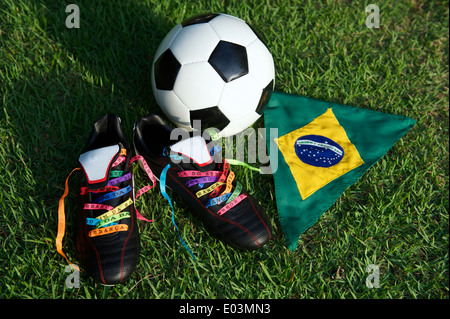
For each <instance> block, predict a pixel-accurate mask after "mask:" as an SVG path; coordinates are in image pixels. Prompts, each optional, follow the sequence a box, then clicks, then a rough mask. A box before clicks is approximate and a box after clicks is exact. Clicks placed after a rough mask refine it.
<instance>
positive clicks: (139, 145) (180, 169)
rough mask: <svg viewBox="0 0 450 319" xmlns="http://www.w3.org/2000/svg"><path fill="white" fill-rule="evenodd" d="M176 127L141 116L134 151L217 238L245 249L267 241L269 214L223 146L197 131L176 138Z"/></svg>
mask: <svg viewBox="0 0 450 319" xmlns="http://www.w3.org/2000/svg"><path fill="white" fill-rule="evenodd" d="M172 131H173V128H172V127H170V126H169V125H167V124H166V123H165V122H164V120H163V119H162V118H161V117H159V116H157V115H153V114H151V115H149V116H147V117H144V118H141V119H139V120H138V121H137V122H136V123H135V126H134V129H133V138H134V148H135V152H136V153H137V154H139V155H141V156H143V157H144V159H145V160H146V161H147V163H148V165H149V166H150V168H151V170H152V171H153V172H154V174H155V175H156V176H158V177H159V178H160V180H161V183H163V181H165V183H166V184H167V186H168V187H170V188H171V189H172V190H173V191H175V192H176V193H177V194H178V195H179V196H180V197H181V198H182V199H183V200H185V201H186V202H187V203H188V204H189V206H190V207H191V209H192V211H194V212H195V213H196V214H197V215H198V217H199V218H200V219H201V220H202V222H203V224H204V225H205V227H206V228H207V229H208V230H209V231H210V232H211V233H212V234H213V235H215V236H216V237H217V238H219V239H220V240H222V241H224V242H226V243H228V244H230V245H231V246H233V247H236V248H240V249H249V250H251V249H257V248H260V247H262V246H264V245H265V244H267V242H268V241H269V239H270V237H271V225H270V221H269V218H268V217H267V215H266V213H265V211H264V209H263V208H262V207H261V206H260V205H259V204H258V202H257V201H256V200H255V199H254V198H253V197H252V196H251V195H250V194H249V193H248V192H247V191H246V190H245V189H243V187H242V184H241V183H239V182H238V181H237V180H236V179H235V176H234V172H232V171H231V169H230V165H229V164H228V163H227V162H226V161H225V160H223V159H222V158H221V157H220V154H221V152H217V150H218V148H219V147H220V146H218V145H217V144H216V143H215V142H214V141H211V140H210V139H208V140H205V139H203V137H201V136H197V135H194V134H192V133H190V134H189V136H186V137H185V138H183V137H181V138H180V136H177V135H176V136H174V137H175V138H178V139H175V140H174V139H171V132H172ZM174 133H175V132H174ZM185 133H186V134H185V135H187V134H188V133H187V132H185ZM161 174H162V175H161Z"/></svg>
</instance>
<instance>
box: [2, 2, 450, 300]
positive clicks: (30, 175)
mask: <svg viewBox="0 0 450 319" xmlns="http://www.w3.org/2000/svg"><path fill="white" fill-rule="evenodd" d="M72 2H73V3H77V4H78V5H79V7H80V18H81V19H80V20H81V21H80V24H81V27H80V29H67V28H66V27H65V24H64V22H65V19H66V16H67V14H66V13H65V5H66V4H65V3H64V2H61V1H44V0H0V98H1V100H0V103H1V108H2V110H1V112H0V141H1V144H0V209H1V214H0V246H1V248H0V296H1V298H5V299H6V298H448V297H449V272H448V267H449V265H448V250H449V249H448V248H449V246H448V240H449V221H448V208H449V202H448V196H449V191H448V189H449V178H448V170H449V165H448V163H449V157H448V148H449V143H448V127H449V126H448V125H449V124H448V121H449V111H448V104H449V95H448V88H449V86H448V85H449V84H448V77H449V68H448V58H449V54H448V45H449V43H448V21H449V20H448V19H449V14H448V13H449V11H448V2H447V1H428V2H426V3H422V2H420V1H415V0H414V1H390V3H388V2H387V1H378V2H373V3H379V6H380V20H381V27H380V28H379V29H368V28H366V26H365V19H366V15H367V14H366V13H365V7H366V5H368V4H369V3H372V2H359V1H302V2H300V1H294V0H291V1H287V0H283V1H268V0H267V1H252V2H250V1H249V2H242V1H234V0H225V1H221V0H220V1H219V0H214V1H185V2H178V1H167V0H164V1H159V0H158V1H156V0H133V1H132V0H104V1H103V0H102V1H100V0H98V1H90V0H89V1H88V0H77V1H72ZM63 3H64V4H63ZM210 11H213V12H224V13H228V14H231V15H235V16H237V17H240V18H242V19H244V20H246V21H248V22H250V23H251V24H252V26H253V27H254V28H255V29H257V30H258V31H259V33H261V34H262V35H263V37H264V39H265V41H266V43H267V45H268V47H269V48H270V50H271V52H272V54H273V56H274V60H275V67H276V89H277V90H279V91H284V92H288V93H296V94H301V95H305V96H308V97H314V98H317V99H321V100H327V101H333V102H338V103H345V104H349V105H354V106H358V107H363V108H368V109H373V110H379V111H383V112H387V113H393V114H401V115H407V116H410V117H412V118H414V119H416V120H417V124H416V126H415V127H414V128H413V129H412V130H411V131H410V132H408V134H406V135H405V137H404V138H403V139H402V140H401V141H400V142H398V143H397V144H396V145H395V146H394V147H393V148H392V149H391V150H390V151H389V152H388V154H387V155H386V156H385V157H384V158H382V159H381V160H380V161H379V162H378V163H377V164H376V165H374V166H373V167H372V168H371V169H370V170H369V171H368V172H367V173H366V174H365V175H364V176H363V177H362V178H361V179H360V180H359V181H358V182H357V183H356V184H354V185H353V186H351V187H350V188H349V189H348V190H347V191H346V192H345V193H344V194H343V196H341V198H340V199H339V200H338V201H337V202H336V203H335V204H334V205H333V206H332V207H331V208H330V209H329V210H328V211H327V212H326V213H325V214H324V215H323V216H322V217H321V218H320V220H319V221H318V222H317V223H316V224H315V225H314V226H313V227H311V228H310V229H308V230H307V231H306V232H305V233H304V234H303V235H302V236H301V237H300V240H299V246H298V249H297V250H296V251H295V252H291V251H289V250H288V249H287V248H286V245H285V241H284V238H283V235H282V230H281V228H280V224H279V220H278V215H277V211H276V203H275V194H274V184H273V179H272V176H268V175H259V174H258V173H256V172H253V171H250V170H247V169H245V168H242V167H236V168H235V169H234V170H235V172H236V174H237V177H238V178H239V180H241V182H242V183H243V184H244V185H245V186H246V187H247V188H248V189H249V190H250V191H251V192H252V193H253V195H254V196H255V197H256V198H258V199H259V200H260V202H261V204H262V205H263V206H264V207H265V208H266V209H267V212H268V214H269V216H270V219H271V221H272V224H273V228H274V231H273V235H274V236H273V240H272V241H271V242H270V244H269V245H267V246H266V247H264V248H263V249H261V250H259V251H255V252H240V251H237V250H234V249H231V248H229V247H227V246H225V245H223V244H222V243H221V242H219V241H217V240H216V239H214V238H213V237H211V236H209V234H208V233H207V232H206V231H205V230H204V228H203V227H202V225H201V224H200V222H199V221H198V220H197V219H195V218H193V217H191V215H190V213H189V211H188V209H187V208H186V207H185V205H184V204H183V202H182V201H180V200H179V198H177V197H176V196H175V195H174V194H172V197H173V201H174V203H175V210H176V218H177V224H178V226H179V228H180V231H181V232H182V236H183V238H184V239H185V240H186V242H188V243H189V245H190V246H191V248H192V250H193V251H194V254H195V255H196V256H197V259H198V263H197V264H196V263H194V262H193V261H192V259H191V257H190V256H189V254H188V253H187V252H186V250H185V249H184V248H183V246H182V245H180V243H179V240H178V237H177V234H176V231H175V229H174V227H173V225H172V223H171V215H170V207H169V206H168V205H167V202H166V201H165V199H164V198H163V197H162V196H161V195H160V194H159V191H158V189H154V190H153V191H151V192H150V194H149V195H146V196H145V197H143V198H142V199H139V200H138V202H139V204H140V209H141V210H142V211H143V212H144V214H145V216H147V217H148V216H151V217H152V218H153V219H154V220H155V222H154V223H152V224H145V223H141V224H140V231H141V236H142V254H141V259H140V262H139V266H138V269H137V271H136V272H135V273H134V274H133V276H132V278H131V279H130V281H129V282H128V283H127V284H124V285H118V286H115V287H113V288H105V287H103V286H101V285H99V284H96V283H94V282H93V281H92V280H91V279H90V278H89V277H87V276H86V275H85V274H84V273H82V275H81V283H80V288H79V289H69V288H67V287H66V285H65V279H66V277H67V275H68V274H67V273H65V271H64V270H65V267H66V265H67V263H66V261H65V260H64V259H63V258H62V257H61V256H60V255H59V254H57V252H56V249H55V237H56V228H57V204H58V199H59V197H60V196H61V195H62V193H63V186H64V180H65V178H66V176H67V174H68V173H69V172H70V171H71V169H72V168H74V167H75V166H76V165H77V164H76V160H77V157H78V154H79V152H80V150H81V149H82V147H83V146H84V143H85V141H86V138H87V136H88V134H89V132H90V129H91V125H92V123H93V122H94V121H95V120H96V119H97V118H99V117H100V116H101V115H102V114H104V113H106V112H113V113H116V114H118V115H119V116H120V117H121V118H122V124H123V127H124V129H125V132H126V134H127V135H128V136H129V138H131V129H132V126H133V123H134V121H135V120H137V119H138V118H139V117H141V116H144V115H146V114H147V113H149V112H157V113H160V111H159V108H158V107H157V106H156V104H155V101H154V98H153V95H152V91H151V85H150V76H149V74H150V72H149V71H150V67H151V62H152V60H153V54H154V53H155V51H156V48H157V47H158V45H159V42H160V41H161V40H162V38H163V37H164V36H165V34H166V33H167V32H168V31H169V30H170V29H171V28H172V27H173V26H174V25H175V24H177V23H179V22H181V21H182V20H184V19H186V18H188V17H191V16H193V15H197V14H200V13H205V12H210ZM255 126H257V127H262V126H263V121H262V120H259V121H258V122H257V123H256V125H255ZM136 174H137V176H138V177H140V178H139V183H140V185H144V183H145V180H144V175H143V174H142V173H141V172H140V171H139V170H138V169H137V168H136ZM70 185H71V193H70V195H69V196H68V198H67V200H66V206H67V215H68V224H69V225H68V229H67V231H68V234H67V236H66V238H65V240H64V247H65V251H66V253H67V254H68V255H69V257H70V258H71V259H72V261H73V262H76V255H75V250H74V247H73V244H74V242H73V239H72V238H71V234H70V229H71V227H70V226H71V220H72V218H71V217H70V216H71V214H73V213H74V209H73V205H74V201H75V190H76V187H77V186H76V185H77V184H76V178H74V179H73V180H71V182H70ZM71 205H72V206H71ZM369 264H377V265H379V267H380V287H379V288H376V289H375V288H374V289H369V288H367V287H366V285H365V280H366V277H367V273H366V272H365V269H366V267H367V265H369Z"/></svg>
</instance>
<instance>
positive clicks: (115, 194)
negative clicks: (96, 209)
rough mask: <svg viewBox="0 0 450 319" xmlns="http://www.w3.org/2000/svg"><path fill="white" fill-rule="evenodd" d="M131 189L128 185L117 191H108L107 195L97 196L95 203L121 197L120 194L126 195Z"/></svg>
mask: <svg viewBox="0 0 450 319" xmlns="http://www.w3.org/2000/svg"><path fill="white" fill-rule="evenodd" d="M130 191H131V186H130V185H128V186H127V187H125V188H121V189H119V190H117V191H115V192H112V193H108V194H105V195H103V196H101V197H99V198H97V199H96V200H94V202H93V203H94V204H100V203H102V202H105V201H107V200H109V199H113V198H116V197H120V196H122V195H125V194H127V193H129V192H130Z"/></svg>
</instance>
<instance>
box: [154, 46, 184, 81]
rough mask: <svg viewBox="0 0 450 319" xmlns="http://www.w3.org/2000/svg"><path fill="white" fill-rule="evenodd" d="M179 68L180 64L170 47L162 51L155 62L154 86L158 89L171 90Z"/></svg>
mask: <svg viewBox="0 0 450 319" xmlns="http://www.w3.org/2000/svg"><path fill="white" fill-rule="evenodd" d="M180 68H181V64H180V62H178V60H177V58H176V57H175V56H174V55H173V53H172V51H170V49H167V50H166V51H164V53H163V54H161V56H160V57H159V58H158V59H157V60H156V62H155V69H154V72H155V84H156V88H157V89H158V90H172V89H173V86H174V84H175V80H176V79H177V75H178V71H180Z"/></svg>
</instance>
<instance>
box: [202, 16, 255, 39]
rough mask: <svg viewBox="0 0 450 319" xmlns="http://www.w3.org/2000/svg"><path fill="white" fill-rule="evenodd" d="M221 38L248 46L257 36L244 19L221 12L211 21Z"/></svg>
mask: <svg viewBox="0 0 450 319" xmlns="http://www.w3.org/2000/svg"><path fill="white" fill-rule="evenodd" d="M209 24H210V25H211V27H212V28H213V29H214V30H215V31H216V33H217V35H218V36H219V38H220V40H223V41H228V42H232V43H236V44H240V45H242V46H246V45H248V44H249V43H251V42H252V41H254V40H255V39H256V38H257V37H256V35H255V33H254V32H253V30H252V29H251V28H250V27H249V26H248V25H247V23H245V22H244V21H243V20H241V19H239V18H236V17H233V16H230V15H226V14H221V15H219V16H217V17H215V18H214V19H213V20H211V21H210V22H209Z"/></svg>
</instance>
